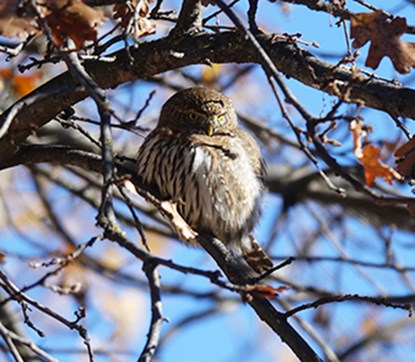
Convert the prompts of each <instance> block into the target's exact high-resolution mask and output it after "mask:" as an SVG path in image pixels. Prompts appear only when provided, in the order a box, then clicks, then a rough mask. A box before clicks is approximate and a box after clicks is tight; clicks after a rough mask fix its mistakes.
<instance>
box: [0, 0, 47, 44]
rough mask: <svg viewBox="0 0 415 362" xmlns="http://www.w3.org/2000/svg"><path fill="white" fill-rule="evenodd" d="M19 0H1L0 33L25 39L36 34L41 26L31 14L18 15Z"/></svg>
mask: <svg viewBox="0 0 415 362" xmlns="http://www.w3.org/2000/svg"><path fill="white" fill-rule="evenodd" d="M17 3H18V0H0V35H3V36H5V37H8V38H14V37H17V38H20V39H23V38H25V37H26V36H27V35H34V34H36V33H37V32H38V31H39V28H38V27H37V25H36V22H35V21H34V18H33V16H32V15H31V14H22V15H21V16H18V15H17V12H16V9H17Z"/></svg>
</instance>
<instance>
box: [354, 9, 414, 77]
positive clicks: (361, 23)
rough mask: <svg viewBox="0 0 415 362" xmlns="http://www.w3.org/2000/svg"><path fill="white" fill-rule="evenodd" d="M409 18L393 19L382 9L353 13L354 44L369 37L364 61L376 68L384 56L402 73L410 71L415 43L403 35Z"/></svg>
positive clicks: (357, 44) (359, 44) (412, 65)
mask: <svg viewBox="0 0 415 362" xmlns="http://www.w3.org/2000/svg"><path fill="white" fill-rule="evenodd" d="M407 28H408V26H407V24H406V19H405V18H401V17H395V18H393V19H392V20H390V19H389V17H388V16H387V15H386V14H385V13H383V12H382V11H379V10H377V11H374V12H372V13H358V14H351V17H350V37H351V38H352V39H354V41H353V43H352V45H353V47H355V48H360V47H362V46H363V45H365V44H366V43H367V42H368V41H370V48H369V54H368V56H367V59H366V63H365V65H366V66H368V67H371V68H373V69H376V68H377V67H378V65H379V63H380V61H381V60H382V58H383V57H385V56H387V57H389V58H390V59H391V61H392V63H393V65H394V67H395V69H396V70H397V71H398V72H399V73H403V74H406V73H409V70H410V68H411V67H415V43H409V42H404V41H402V40H401V39H400V37H401V36H402V35H403V34H404V33H405V32H406V30H407Z"/></svg>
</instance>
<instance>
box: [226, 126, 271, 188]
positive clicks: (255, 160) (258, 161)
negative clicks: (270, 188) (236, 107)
mask: <svg viewBox="0 0 415 362" xmlns="http://www.w3.org/2000/svg"><path fill="white" fill-rule="evenodd" d="M233 133H234V134H235V136H236V137H238V138H239V139H240V140H241V141H242V143H243V144H244V147H245V149H246V150H247V154H248V156H249V159H250V161H251V164H252V167H253V168H254V170H255V173H256V174H257V176H258V177H259V178H260V179H261V180H262V179H263V178H264V175H265V161H264V158H263V157H262V154H261V150H260V148H259V146H258V143H257V142H256V141H255V139H254V137H252V136H251V135H250V134H249V133H248V132H245V131H244V130H242V129H239V128H238V129H236V130H235V131H234V132H233Z"/></svg>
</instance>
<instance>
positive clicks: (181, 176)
mask: <svg viewBox="0 0 415 362" xmlns="http://www.w3.org/2000/svg"><path fill="white" fill-rule="evenodd" d="M137 158H138V172H139V174H140V175H141V177H142V180H143V184H144V187H147V188H149V189H150V191H154V189H156V191H157V193H158V194H159V195H158V196H160V197H162V198H164V199H172V200H173V201H174V202H176V203H177V206H178V210H179V212H180V213H181V215H182V216H183V218H184V219H185V220H186V221H187V222H188V223H189V225H190V226H192V227H193V228H194V229H196V230H198V231H202V230H203V231H209V232H211V233H213V234H214V235H215V236H217V237H218V238H219V239H221V240H222V241H223V242H225V243H231V242H235V241H238V239H240V238H244V237H247V235H248V234H249V233H250V232H251V231H252V228H253V226H254V224H255V222H256V220H257V218H258V213H259V211H258V210H259V207H258V200H259V197H260V194H261V191H262V181H261V176H262V167H261V164H262V163H261V157H260V151H259V148H258V146H257V144H256V142H255V141H254V139H253V138H252V137H251V136H250V135H249V134H247V133H245V132H244V131H242V130H239V129H238V130H235V131H234V132H227V133H223V134H217V135H214V136H207V135H201V134H188V133H186V132H181V133H173V132H172V131H171V130H169V129H167V128H161V129H156V130H155V131H153V132H152V133H151V134H150V135H149V136H148V137H147V138H146V140H145V142H144V143H143V145H142V146H141V148H140V150H139V153H138V157H137Z"/></svg>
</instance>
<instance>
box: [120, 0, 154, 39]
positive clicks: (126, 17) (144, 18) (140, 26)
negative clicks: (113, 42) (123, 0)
mask: <svg viewBox="0 0 415 362" xmlns="http://www.w3.org/2000/svg"><path fill="white" fill-rule="evenodd" d="M151 1H152V0H143V1H140V2H138V0H132V1H131V2H130V6H129V5H127V4H115V5H114V7H113V8H112V11H113V12H114V19H120V27H121V28H123V29H126V28H127V27H128V25H129V24H130V21H131V19H132V18H133V17H134V15H135V16H136V19H134V20H135V26H131V29H130V31H131V33H132V34H133V35H134V37H136V38H139V37H142V36H145V35H150V34H154V32H155V31H156V25H155V24H154V23H153V22H152V21H151V20H150V19H148V16H149V13H150V5H149V4H150V3H151ZM137 6H140V8H138V9H137V8H136V7H137Z"/></svg>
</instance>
